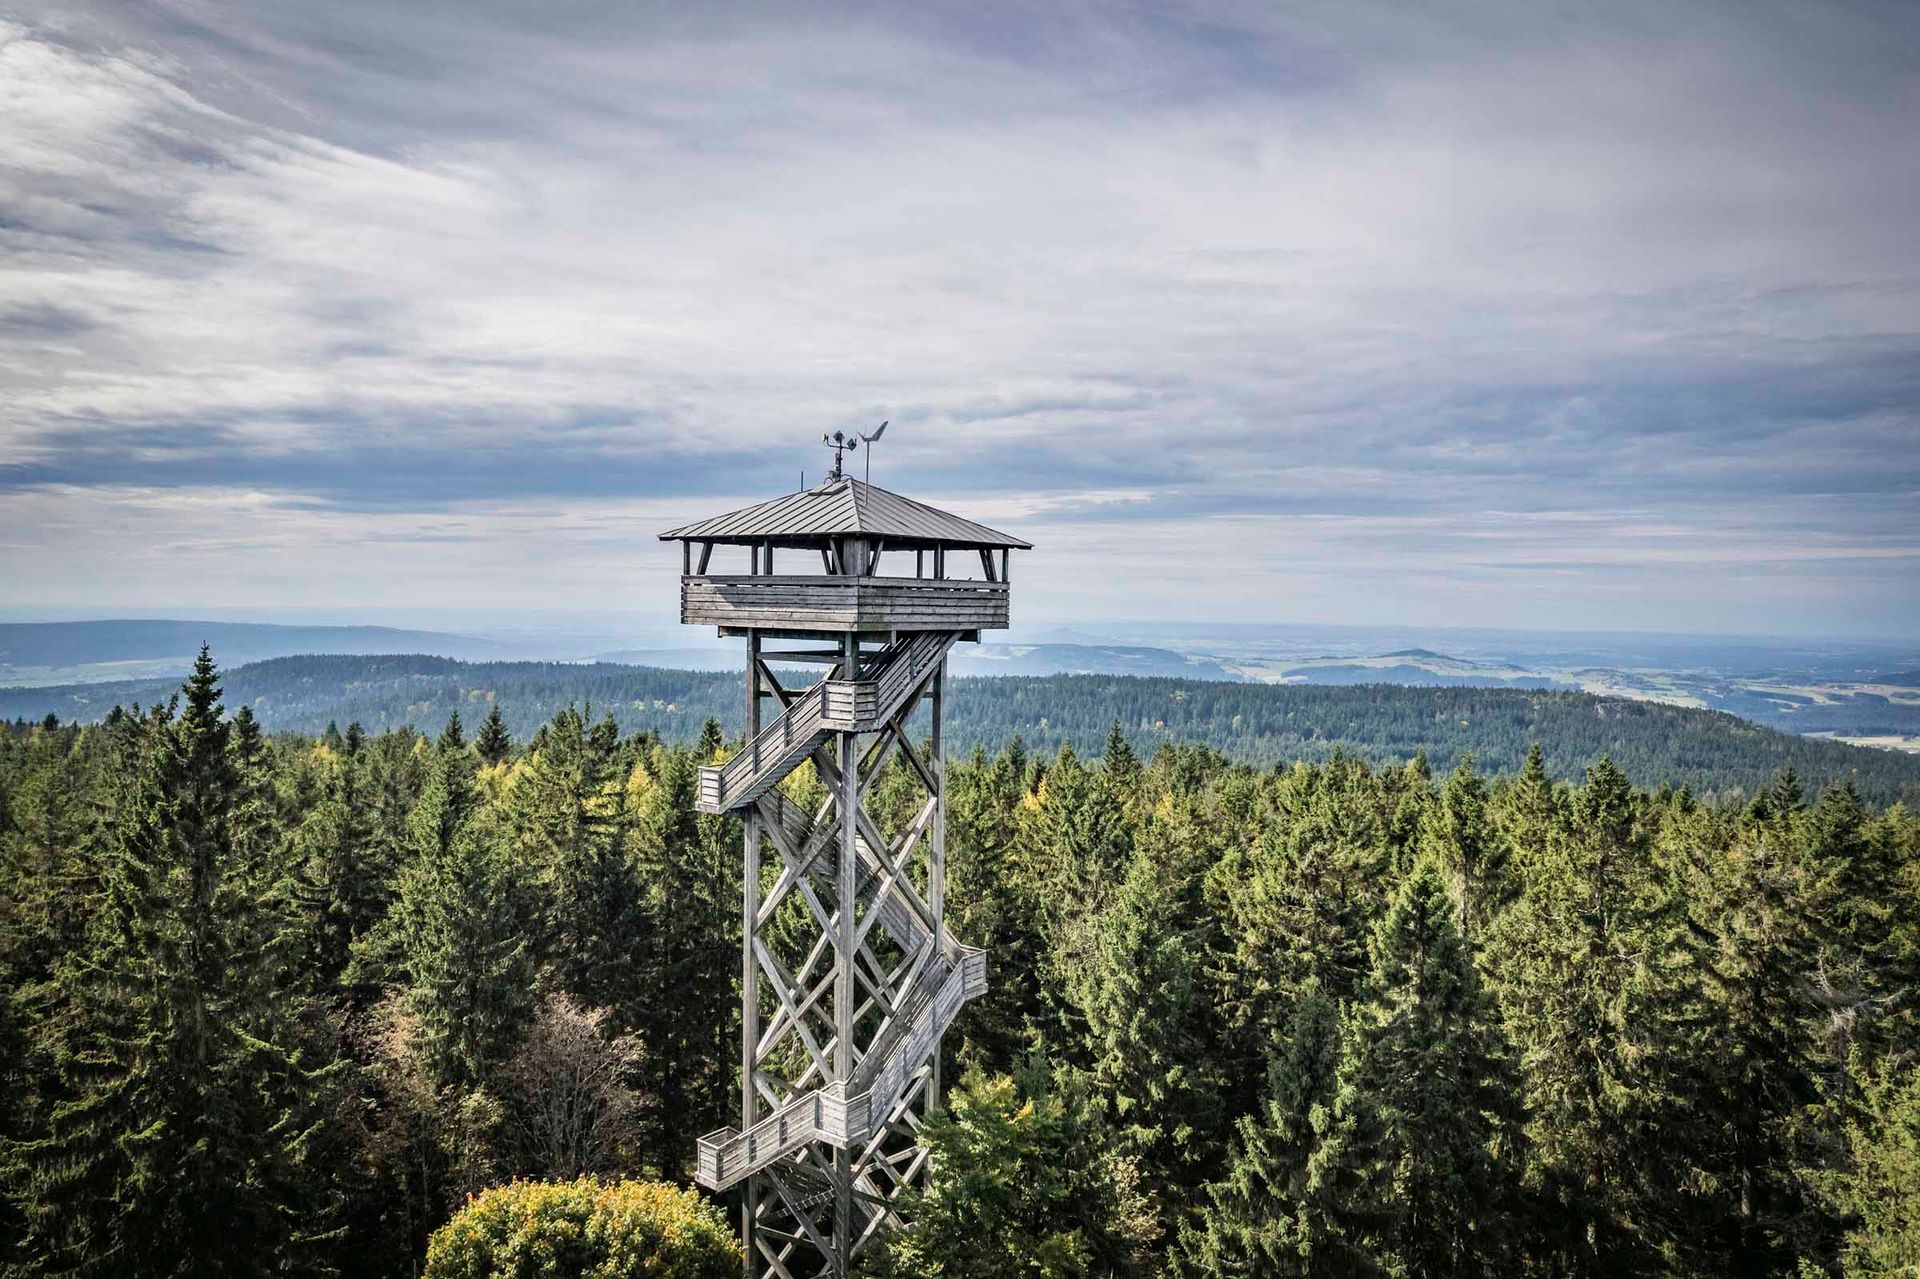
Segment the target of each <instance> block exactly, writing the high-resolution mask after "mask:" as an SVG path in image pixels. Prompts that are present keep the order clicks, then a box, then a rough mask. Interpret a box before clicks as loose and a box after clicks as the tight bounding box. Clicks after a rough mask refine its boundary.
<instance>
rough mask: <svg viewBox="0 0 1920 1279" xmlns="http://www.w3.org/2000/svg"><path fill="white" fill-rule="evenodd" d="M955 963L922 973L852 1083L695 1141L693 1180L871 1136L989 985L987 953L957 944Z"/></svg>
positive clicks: (742, 1172) (726, 1178)
mask: <svg viewBox="0 0 1920 1279" xmlns="http://www.w3.org/2000/svg"><path fill="white" fill-rule="evenodd" d="M954 951H955V955H954V960H955V962H951V963H948V962H942V963H940V964H939V966H938V967H937V968H936V969H934V970H933V971H931V972H927V973H923V974H922V975H921V978H920V989H921V990H922V991H926V990H931V991H932V992H933V993H932V995H931V997H930V998H929V997H927V996H926V995H925V994H924V993H922V994H921V995H920V997H919V998H918V999H917V1000H915V1001H914V1003H913V1008H912V1011H911V1012H910V1013H908V1014H907V1015H906V1016H905V1017H904V1018H903V1020H902V1025H903V1030H902V1031H901V1033H900V1034H899V1035H897V1036H894V1037H889V1039H887V1040H885V1041H882V1042H877V1043H875V1045H874V1046H873V1049H872V1051H871V1052H870V1054H869V1055H868V1056H867V1057H866V1058H865V1059H864V1060H863V1061H862V1062H861V1063H860V1066H859V1067H858V1068H857V1069H856V1070H855V1072H854V1082H853V1083H851V1084H830V1085H828V1086H827V1087H825V1088H815V1089H809V1090H808V1091H806V1092H803V1093H801V1094H800V1095H799V1096H797V1097H793V1098H791V1099H789V1100H788V1101H787V1102H786V1103H785V1104H784V1105H782V1106H781V1107H780V1108H779V1109H777V1110H775V1111H774V1112H773V1113H772V1114H771V1115H768V1116H767V1117H766V1118H765V1119H762V1120H761V1121H760V1122H758V1123H756V1124H755V1125H754V1126H753V1127H751V1128H749V1129H748V1130H747V1131H745V1132H739V1131H737V1130H735V1129H732V1128H722V1129H719V1130H718V1131H715V1132H710V1133H708V1134H707V1135H706V1136H704V1137H702V1138H700V1142H699V1154H698V1158H697V1160H696V1163H695V1179H696V1180H697V1181H699V1183H700V1184H701V1185H703V1186H705V1187H706V1188H707V1189H709V1190H725V1189H726V1188H727V1187H728V1186H731V1185H733V1184H734V1183H736V1182H738V1181H741V1180H743V1179H744V1178H747V1177H750V1176H752V1175H753V1174H754V1173H756V1172H759V1171H760V1170H761V1169H763V1168H766V1167H768V1166H769V1165H771V1164H773V1163H776V1162H778V1161H779V1160H781V1159H784V1158H786V1157H787V1156H788V1155H790V1154H792V1153H793V1152H794V1151H796V1150H798V1149H799V1148H800V1147H802V1146H804V1145H806V1144H807V1143H808V1142H811V1141H823V1142H825V1143H827V1144H828V1145H831V1146H837V1147H839V1148H841V1149H846V1148H847V1147H850V1146H856V1145H860V1144H863V1143H865V1142H867V1141H869V1140H871V1139H872V1137H873V1135H874V1133H875V1132H877V1131H878V1130H879V1129H880V1127H881V1126H883V1125H884V1124H885V1123H886V1122H887V1119H888V1117H889V1116H891V1115H892V1114H893V1108H894V1107H895V1106H897V1105H898V1104H899V1103H900V1098H901V1097H902V1096H903V1095H904V1094H905V1092H906V1090H907V1087H908V1085H909V1084H910V1083H911V1082H912V1080H913V1077H914V1076H915V1075H916V1074H918V1073H919V1071H920V1069H921V1068H922V1067H923V1066H925V1065H926V1064H927V1061H928V1059H929V1058H930V1057H931V1056H932V1054H933V1052H934V1050H935V1048H936V1046H937V1045H938V1044H939V1042H940V1037H941V1036H942V1035H944V1034H946V1032H947V1030H948V1029H949V1028H950V1027H951V1026H952V1025H953V1019H954V1018H955V1017H956V1016H958V1015H959V1012H960V1008H961V1006H962V1005H964V1004H965V1003H966V1002H967V1001H968V1000H969V999H973V998H975V997H977V996H979V995H980V994H982V993H984V992H985V990H986V988H987V957H986V954H985V953H984V952H982V951H979V950H975V949H973V948H972V947H969V946H959V947H955V948H954Z"/></svg>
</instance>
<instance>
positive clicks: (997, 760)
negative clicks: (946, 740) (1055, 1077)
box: [946, 746, 1042, 1070]
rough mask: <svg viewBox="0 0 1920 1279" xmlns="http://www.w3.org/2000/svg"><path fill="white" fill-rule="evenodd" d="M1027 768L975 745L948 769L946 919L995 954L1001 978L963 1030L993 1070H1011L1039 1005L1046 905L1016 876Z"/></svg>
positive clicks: (971, 1009) (964, 937) (966, 1013)
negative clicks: (1038, 977) (990, 756)
mask: <svg viewBox="0 0 1920 1279" xmlns="http://www.w3.org/2000/svg"><path fill="white" fill-rule="evenodd" d="M1024 771H1025V770H1024V767H1023V765H1021V764H1020V763H1019V762H1017V761H1016V758H1015V756H1014V753H1013V751H1012V749H1011V748H1010V749H1008V750H1005V751H1002V752H1001V753H1000V754H999V755H997V756H995V757H993V759H992V760H989V759H988V758H987V753H986V751H985V749H984V748H982V747H979V746H976V747H974V749H973V753H972V755H971V756H970V757H969V758H967V759H965V760H961V761H956V762H955V763H953V764H951V765H949V767H948V771H947V898H946V906H947V918H948V926H949V927H950V928H951V929H952V930H953V935H954V936H955V937H958V938H959V939H960V940H961V941H963V942H966V943H967V944H968V945H971V946H979V947H982V948H984V949H986V950H987V951H988V952H989V953H990V954H992V955H993V956H994V980H993V981H991V982H989V983H988V985H987V992H986V994H985V995H984V996H982V997H980V998H978V999H974V1000H972V1001H970V1002H969V1003H967V1004H966V1005H965V1006H964V1007H963V1008H962V1010H961V1013H960V1018H959V1020H958V1022H957V1023H956V1026H957V1028H958V1031H959V1036H960V1037H961V1038H963V1039H964V1041H965V1043H966V1044H967V1045H968V1046H969V1047H970V1049H971V1050H972V1051H974V1052H976V1053H977V1054H979V1059H980V1060H981V1061H982V1062H983V1063H984V1064H985V1065H986V1067H987V1068H988V1069H990V1070H1007V1069H1010V1068H1011V1067H1012V1065H1013V1061H1014V1058H1015V1056H1016V1055H1017V1054H1018V1053H1019V1052H1020V1050H1021V1049H1022V1047H1023V1046H1024V1045H1025V1043H1026V1039H1027V1028H1028V1025H1029V1024H1030V1023H1031V1021H1032V1019H1033V1018H1034V1017H1035V1016H1036V1015H1037V1013H1038V1011H1039V1001H1040V991H1039V985H1038V983H1037V982H1036V980H1035V971H1036V968H1037V966H1038V964H1039V957H1040V948H1041V945H1042V924H1041V913H1040V906H1039V903H1038V902H1036V901H1035V900H1034V898H1033V897H1032V895H1031V894H1030V893H1028V892H1026V891H1025V886H1024V885H1023V884H1022V882H1021V881H1020V878H1019V876H1018V874H1017V861H1018V858H1017V852H1016V849H1017V845H1016V840H1017V838H1018V836H1017V829H1018V827H1017V823H1018V809H1019V805H1020V802H1021V799H1022V792H1021V789H1020V787H1021V781H1022V774H1023V772H1024Z"/></svg>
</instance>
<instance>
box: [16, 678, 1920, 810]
mask: <svg viewBox="0 0 1920 1279" xmlns="http://www.w3.org/2000/svg"><path fill="white" fill-rule="evenodd" d="M796 678H803V677H802V676H798V675H796ZM173 687H174V682H173V681H168V680H142V681H125V682H121V683H113V684H83V685H72V686H67V687H61V688H38V689H0V718H5V719H26V720H39V719H41V718H42V717H43V716H45V715H46V714H48V713H49V712H51V713H54V714H57V715H58V716H59V717H60V718H61V719H63V720H66V719H79V720H98V719H100V718H102V717H104V716H105V715H106V714H107V713H108V712H109V711H110V710H111V709H112V708H113V707H114V706H116V705H119V706H131V705H133V704H135V703H136V702H137V703H140V704H143V705H151V704H152V703H153V702H155V701H157V700H164V699H165V698H166V697H167V695H168V694H169V693H170V692H171V690H172V688H173ZM226 687H227V701H228V704H229V705H231V706H233V707H236V708H237V707H239V706H242V705H245V706H247V707H249V708H250V709H251V710H252V712H253V714H254V716H255V717H256V718H257V719H258V720H259V721H260V722H261V724H262V726H263V727H265V728H267V729H269V730H270V731H288V732H297V733H306V734H318V733H321V732H323V731H325V729H326V727H327V725H328V724H329V723H337V724H347V723H352V722H357V723H359V724H361V725H362V726H363V728H364V729H365V730H366V731H368V732H384V731H386V730H388V729H391V728H399V727H401V726H404V725H408V724H413V725H432V724H442V723H445V722H446V719H447V716H448V715H450V714H453V713H455V712H458V713H459V714H461V715H464V716H466V717H467V718H468V719H469V720H470V721H477V720H478V719H479V718H480V717H482V716H484V715H486V713H487V711H488V708H489V707H491V706H495V705H497V706H499V707H500V708H501V711H502V713H503V715H504V716H505V718H506V723H507V727H508V728H509V729H510V730H511V731H513V732H514V733H516V734H519V735H521V736H525V735H526V734H528V733H531V732H532V731H533V730H534V729H535V728H536V727H537V726H538V725H539V724H541V723H543V722H544V721H546V720H548V719H551V718H552V717H553V716H554V715H555V714H556V713H558V712H559V711H560V710H562V709H563V708H565V707H566V706H569V705H573V706H579V707H582V708H586V707H591V708H592V709H593V711H594V713H595V714H596V715H599V714H602V713H604V714H606V715H611V716H612V717H613V720H614V722H615V723H616V724H617V725H618V726H619V729H620V731H622V732H624V733H637V732H645V733H652V734H654V735H656V736H659V737H662V738H664V739H666V740H669V741H687V740H692V739H693V738H694V737H696V736H698V734H699V733H700V730H701V727H702V725H704V724H705V723H706V722H707V721H708V720H709V719H712V720H717V721H719V723H720V724H721V726H722V728H723V730H724V731H726V732H728V733H737V732H738V731H739V728H740V724H741V713H742V706H743V697H742V695H741V686H740V677H739V676H738V675H736V674H729V673H718V672H710V671H709V672H700V671H676V670H658V669H653V668H649V667H639V666H623V665H616V664H612V663H605V662H599V663H581V664H569V663H564V662H479V663H473V662H463V661H457V660H455V659H452V658H444V657H422V656H388V657H364V656H331V657H289V658H278V659H275V660H272V661H266V662H256V663H253V664H250V665H246V666H241V667H237V668H235V669H234V670H232V671H230V672H228V674H227V677H226ZM948 713H949V720H948V725H949V730H950V733H951V740H952V741H954V742H955V743H956V744H957V745H959V746H960V747H961V748H963V749H965V748H970V747H972V746H973V745H975V744H979V745H984V746H986V747H987V748H988V749H989V750H998V749H999V748H1000V747H1001V746H1003V745H1005V744H1006V743H1007V742H1009V741H1011V740H1012V739H1013V738H1014V737H1016V736H1018V737H1020V738H1021V740H1022V741H1024V742H1025V743H1026V744H1027V746H1028V748H1029V749H1031V750H1034V751H1042V752H1051V751H1054V750H1057V749H1059V747H1061V746H1063V745H1072V746H1073V747H1074V748H1075V749H1077V750H1080V751H1081V752H1083V753H1088V752H1092V753H1097V752H1098V751H1099V750H1100V744H1101V743H1102V742H1103V741H1104V740H1105V739H1106V735H1107V730H1108V728H1109V727H1110V726H1111V725H1112V724H1113V722H1114V721H1115V720H1118V721H1119V722H1120V723H1121V724H1122V725H1123V726H1124V728H1125V729H1126V731H1127V734H1128V736H1129V738H1130V739H1131V740H1132V742H1133V743H1134V745H1135V748H1136V749H1138V750H1141V751H1144V752H1150V751H1151V750H1152V749H1153V748H1154V747H1155V746H1156V745H1158V744H1160V743H1163V742H1166V743H1202V744H1205V745H1208V746H1212V747H1214V748H1215V749H1217V750H1220V751H1223V752H1225V753H1226V754H1227V755H1228V756H1230V757H1231V758H1233V759H1234V760H1236V761H1238V762H1241V763H1247V764H1255V765H1267V764H1274V763H1279V762H1283V761H1287V762H1290V761H1293V760H1301V759H1304V760H1319V761H1323V760H1326V759H1329V758H1331V757H1332V756H1333V755H1334V753H1335V752H1340V753H1343V754H1346V755H1357V756H1359V757H1361V758H1363V759H1366V760H1368V761H1370V762H1372V763H1375V764H1388V763H1405V762H1407V761H1409V760H1411V759H1412V758H1413V757H1414V756H1415V755H1416V754H1419V753H1421V752H1425V754H1426V755H1427V757H1428V759H1429V760H1430V761H1431V762H1432V763H1433V765H1434V767H1436V768H1438V769H1441V770H1442V771H1445V770H1447V769H1450V768H1451V767H1452V766H1453V763H1454V761H1455V760H1457V759H1458V758H1459V757H1460V755H1461V754H1462V753H1463V752H1466V751H1472V752H1474V754H1475V756H1476V757H1477V758H1478V759H1479V760H1480V762H1481V765H1482V766H1483V767H1484V768H1486V769H1488V770H1489V771H1495V772H1508V771H1512V770H1514V769H1517V768H1519V767H1520V765H1521V763H1522V761H1523V760H1524V759H1525V758H1526V755H1527V751H1528V750H1529V749H1530V748H1531V747H1533V746H1535V745H1537V746H1539V747H1540V748H1541V750H1542V752H1543V754H1544V756H1545V762H1546V767H1547V770H1548V772H1549V773H1551V774H1552V775H1553V776H1554V777H1556V778H1558V779H1560V780H1563V781H1564V780H1575V779H1577V778H1579V777H1580V776H1581V775H1582V773H1583V772H1584V770H1585V769H1586V768H1588V767H1589V766H1590V765H1592V764H1593V763H1594V762H1596V761H1597V760H1599V759H1600V758H1601V757H1602V756H1603V755H1604V756H1609V757H1611V758H1612V759H1613V761H1614V762H1615V763H1616V764H1618V765H1619V766H1620V767H1621V768H1623V769H1625V770H1627V772H1628V773H1629V774H1631V775H1633V776H1635V777H1649V778H1658V779H1660V780H1662V781H1666V782H1670V783H1672V784H1673V785H1676V786H1678V785H1682V784H1684V785H1687V786H1690V787H1692V788H1693V789H1694V790H1695V791H1696V792H1699V793H1701V794H1703V795H1711V796H1714V797H1731V796H1732V795H1734V794H1740V795H1746V796H1751V795H1753V794H1755V793H1757V792H1758V791H1759V790H1760V789H1762V788H1763V787H1764V786H1766V785H1767V783H1768V782H1769V781H1770V780H1771V779H1772V778H1773V777H1774V776H1775V775H1777V774H1778V773H1779V772H1780V771H1781V770H1782V769H1785V768H1791V769H1793V770H1795V771H1796V772H1797V773H1798V774H1799V775H1800V776H1802V777H1804V778H1806V779H1807V780H1808V784H1809V785H1813V786H1820V785H1824V784H1825V783H1827V782H1828V781H1834V780H1839V779H1842V778H1845V779H1850V780H1852V781H1853V783H1854V785H1855V787H1856V788H1857V789H1858V790H1859V792H1860V794H1861V796H1862V797H1863V798H1865V799H1868V800H1871V801H1873V802H1876V803H1889V802H1892V801H1894V800H1897V799H1901V800H1905V801H1906V802H1907V803H1909V804H1914V803H1916V802H1920V757H1915V756H1909V755H1902V754H1897V753H1895V752H1891V751H1875V750H1865V749H1862V748H1859V747H1853V746H1847V745H1844V744H1842V743H1838V742H1828V741H1821V740H1818V739H1815V738H1803V737H1794V736H1792V735H1789V734H1786V733H1781V732H1776V731H1773V730H1770V729H1766V728H1763V727H1760V726H1758V725H1756V724H1754V723H1752V722H1750V721H1748V720H1743V719H1739V718H1737V717H1735V716H1732V715H1727V714H1722V713H1719V712H1715V711H1702V710H1694V709H1690V708H1686V707H1678V706H1669V705H1663V704H1660V703H1654V702H1635V701H1625V700H1620V699H1614V698H1603V697H1595V696H1592V695H1590V694H1587V693H1569V692H1554V691H1541V690H1521V689H1478V688H1408V687H1400V686H1394V685H1384V684H1375V685H1349V686H1334V687H1307V686H1297V685H1287V686H1273V685H1263V684H1237V683H1229V682H1223V681H1218V680H1186V679H1169V678H1161V677H1140V676H1111V675H1053V676H1037V677H1036V676H1021V677H985V678H973V679H958V680H955V681H953V696H952V699H951V702H950V704H949V712H948Z"/></svg>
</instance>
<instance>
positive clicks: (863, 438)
mask: <svg viewBox="0 0 1920 1279" xmlns="http://www.w3.org/2000/svg"><path fill="white" fill-rule="evenodd" d="M891 420H892V419H891V418H889V419H888V421H891ZM886 433H887V423H886V422H882V423H881V424H880V425H879V426H876V427H875V428H873V434H872V435H868V434H866V433H865V432H862V431H854V432H851V433H849V432H846V431H834V432H833V433H831V434H829V435H823V436H821V437H820V442H821V443H822V444H824V445H826V446H827V447H828V448H830V449H832V450H833V469H832V470H831V471H829V472H827V478H828V479H830V480H837V479H840V478H841V476H842V471H841V465H840V464H841V460H842V458H843V457H844V456H845V454H846V453H848V452H850V451H852V450H853V449H857V448H859V447H860V446H861V444H863V443H864V444H865V445H866V446H867V480H868V482H869V483H871V482H872V480H873V446H874V445H876V444H878V443H879V442H880V437H881V436H883V435H885V434H886Z"/></svg>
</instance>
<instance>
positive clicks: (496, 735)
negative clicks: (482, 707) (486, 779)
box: [473, 702, 513, 768]
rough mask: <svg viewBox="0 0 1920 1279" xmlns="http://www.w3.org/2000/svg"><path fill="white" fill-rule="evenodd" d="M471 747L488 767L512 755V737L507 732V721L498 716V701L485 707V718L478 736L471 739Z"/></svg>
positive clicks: (502, 761) (505, 760) (504, 761)
mask: <svg viewBox="0 0 1920 1279" xmlns="http://www.w3.org/2000/svg"><path fill="white" fill-rule="evenodd" d="M473 748H474V750H475V751H476V752H478V754H479V756H480V761H481V762H482V763H484V764H486V765H487V766H488V767H489V768H491V767H494V766H495V765H499V764H504V763H506V762H507V760H508V758H509V757H511V756H512V754H513V737H512V736H511V735H510V734H509V733H508V732H507V722H506V721H505V720H504V719H502V718H500V703H498V702H495V703H494V704H493V705H492V706H490V707H488V708H487V718H486V719H485V720H484V721H482V723H481V725H480V736H478V737H476V738H474V739H473Z"/></svg>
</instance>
